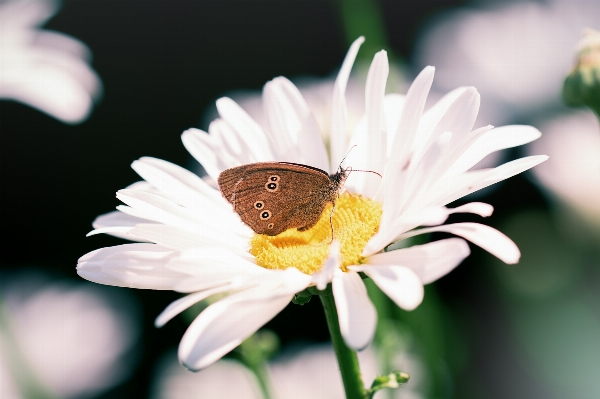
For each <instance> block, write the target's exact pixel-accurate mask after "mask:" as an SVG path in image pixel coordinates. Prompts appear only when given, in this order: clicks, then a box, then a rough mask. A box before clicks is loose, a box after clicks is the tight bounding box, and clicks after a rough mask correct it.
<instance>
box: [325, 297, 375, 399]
mask: <svg viewBox="0 0 600 399" xmlns="http://www.w3.org/2000/svg"><path fill="white" fill-rule="evenodd" d="M319 298H321V303H322V304H323V308H324V309H325V318H326V319H327V326H328V327H329V334H330V335H331V341H332V343H333V349H334V350H335V356H336V357H337V361H338V365H339V367H340V373H341V374H342V382H343V383H344V391H345V392H346V399H364V398H366V395H367V392H366V390H365V386H364V384H363V381H362V376H361V373H360V366H359V364H358V357H357V356H356V352H355V351H353V350H351V349H350V348H348V347H347V346H346V343H345V342H344V339H343V338H342V333H341V332H340V323H339V320H338V314H337V309H336V307H335V300H334V298H333V294H332V292H331V287H328V288H327V289H326V290H325V291H321V292H320V293H319Z"/></svg>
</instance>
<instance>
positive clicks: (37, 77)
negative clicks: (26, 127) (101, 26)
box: [0, 0, 101, 123]
mask: <svg viewBox="0 0 600 399" xmlns="http://www.w3.org/2000/svg"><path fill="white" fill-rule="evenodd" d="M58 9H59V2H58V1H55V0H8V1H6V2H3V3H1V4H0V99H6V100H14V101H19V102H22V103H24V104H27V105H29V106H31V107H34V108H37V109H38V110H40V111H42V112H45V113H47V114H48V115H50V116H52V117H54V118H56V119H59V120H61V121H62V122H65V123H79V122H83V121H84V120H85V119H87V117H88V115H89V114H90V111H91V109H92V106H93V103H94V101H96V100H97V99H98V97H99V95H100V91H101V82H100V78H99V77H98V75H97V74H96V72H95V71H94V70H93V69H92V68H91V67H90V66H89V64H88V62H89V60H90V59H91V53H90V51H89V49H88V48H87V47H86V46H85V44H83V43H82V42H80V41H79V40H77V39H74V38H73V37H71V36H68V35H65V34H63V33H58V32H52V31H48V30H43V29H40V26H41V25H43V24H44V23H45V22H46V21H47V20H48V19H50V18H51V17H52V16H53V15H54V14H55V13H56V12H57V11H58Z"/></svg>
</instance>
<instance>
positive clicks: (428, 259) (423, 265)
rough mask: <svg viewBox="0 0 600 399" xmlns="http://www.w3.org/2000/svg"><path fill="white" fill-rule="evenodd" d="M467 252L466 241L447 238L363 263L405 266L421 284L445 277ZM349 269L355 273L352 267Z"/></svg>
mask: <svg viewBox="0 0 600 399" xmlns="http://www.w3.org/2000/svg"><path fill="white" fill-rule="evenodd" d="M470 253H471V250H470V249H469V245H468V244H467V243H466V241H465V240H463V239H460V238H448V239H445V240H439V241H434V242H430V243H427V244H423V245H413V246H412V247H408V248H402V249H397V250H394V251H389V252H383V253H380V254H375V255H373V256H370V257H369V258H368V259H367V263H366V264H367V265H375V266H380V265H381V266H384V265H402V266H406V267H408V268H410V269H411V270H412V271H413V272H415V273H416V274H417V276H419V279H420V280H421V282H422V283H423V284H429V283H432V282H434V281H435V280H437V279H439V278H440V277H442V276H445V275H446V274H448V273H449V272H450V271H451V270H453V269H454V268H455V267H456V266H458V265H459V264H460V263H461V262H462V261H463V259H465V258H466V257H467V256H469V254H470ZM361 267H362V266H361ZM369 267H370V266H365V267H364V269H365V270H364V271H365V272H367V269H368V268H369ZM352 269H353V270H356V269H355V266H353V267H352ZM361 270H362V269H361Z"/></svg>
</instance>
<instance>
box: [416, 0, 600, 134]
mask: <svg viewBox="0 0 600 399" xmlns="http://www.w3.org/2000/svg"><path fill="white" fill-rule="evenodd" d="M599 23H600V2H598V1H569V2H559V3H550V4H539V3H530V2H519V3H508V4H504V5H502V6H499V7H494V8H486V9H479V10H476V9H462V10H457V11H451V12H449V13H445V14H442V15H440V16H439V17H438V18H437V19H436V20H434V21H432V23H431V24H430V25H429V27H428V28H427V29H426V30H425V31H424V34H423V35H422V36H421V38H420V40H419V41H418V43H417V45H416V46H415V48H416V49H417V55H416V61H417V64H419V65H436V66H437V67H438V70H439V72H438V74H437V76H436V87H437V88H438V89H441V90H442V91H446V90H448V89H450V88H453V87H456V86H467V85H468V86H470V85H473V86H476V87H477V89H478V90H479V91H480V92H481V94H482V95H483V96H484V97H485V99H486V104H482V111H481V112H482V115H483V116H484V117H485V118H486V120H482V122H483V123H492V124H498V123H506V122H507V121H510V120H514V119H515V118H518V117H520V116H522V115H524V114H525V113H526V112H531V111H535V110H538V109H540V108H543V107H545V106H549V105H556V104H559V103H560V101H561V100H560V92H561V89H562V82H563V80H564V78H565V76H566V74H567V72H568V70H569V68H570V66H571V65H572V64H573V46H574V45H575V43H577V42H578V41H579V38H580V36H581V32H582V30H583V29H584V28H585V27H597V26H598V24H599ZM488 100H489V101H488Z"/></svg>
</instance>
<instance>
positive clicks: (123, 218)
mask: <svg viewBox="0 0 600 399" xmlns="http://www.w3.org/2000/svg"><path fill="white" fill-rule="evenodd" d="M140 223H152V222H151V221H150V220H148V219H142V218H138V217H135V216H131V215H128V214H126V213H123V212H120V211H113V212H109V213H105V214H104V215H100V216H98V217H97V218H96V219H95V220H94V222H93V223H92V226H94V229H95V230H94V231H93V232H90V233H88V236H89V235H92V233H94V234H98V233H107V234H110V235H113V236H115V237H119V238H123V239H125V240H133V238H132V237H131V236H130V235H128V234H127V232H128V231H129V230H130V229H131V228H132V227H134V226H135V225H137V224H140ZM114 227H121V228H122V229H121V231H108V230H107V231H101V230H102V229H105V228H114Z"/></svg>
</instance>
